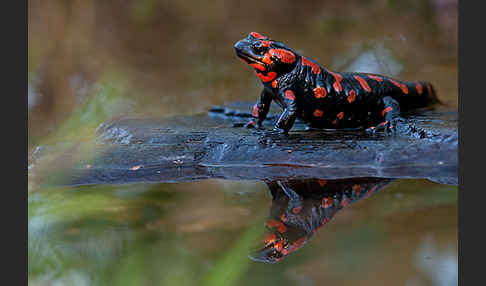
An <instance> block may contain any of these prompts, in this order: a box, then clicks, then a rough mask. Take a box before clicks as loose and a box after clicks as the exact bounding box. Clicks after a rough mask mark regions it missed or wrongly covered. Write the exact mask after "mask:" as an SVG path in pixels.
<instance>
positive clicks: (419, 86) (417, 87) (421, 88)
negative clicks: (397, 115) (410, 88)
mask: <svg viewBox="0 0 486 286" xmlns="http://www.w3.org/2000/svg"><path fill="white" fill-rule="evenodd" d="M415 88H416V89H417V93H418V94H419V95H421V94H422V92H423V87H422V85H421V84H420V83H417V84H416V85H415Z"/></svg>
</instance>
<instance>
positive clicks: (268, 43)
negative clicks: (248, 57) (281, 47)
mask: <svg viewBox="0 0 486 286" xmlns="http://www.w3.org/2000/svg"><path fill="white" fill-rule="evenodd" d="M260 43H261V45H262V46H263V47H267V48H268V47H270V45H271V44H272V43H273V42H272V41H260Z"/></svg>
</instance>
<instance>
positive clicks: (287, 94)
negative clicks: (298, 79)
mask: <svg viewBox="0 0 486 286" xmlns="http://www.w3.org/2000/svg"><path fill="white" fill-rule="evenodd" d="M285 98H287V99H289V100H295V94H294V92H293V91H291V90H290V89H287V90H286V91H285Z"/></svg>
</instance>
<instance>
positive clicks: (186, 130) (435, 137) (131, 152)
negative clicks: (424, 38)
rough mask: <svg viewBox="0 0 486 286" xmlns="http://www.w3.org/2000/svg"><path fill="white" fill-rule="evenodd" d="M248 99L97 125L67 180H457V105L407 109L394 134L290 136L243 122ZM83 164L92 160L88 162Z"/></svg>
mask: <svg viewBox="0 0 486 286" xmlns="http://www.w3.org/2000/svg"><path fill="white" fill-rule="evenodd" d="M251 105H252V103H245V102H236V103H232V104H229V105H227V106H216V107H213V108H212V109H211V110H210V112H209V114H201V115H194V116H176V117H172V118H163V119H119V120H116V121H112V122H108V123H104V124H102V125H101V126H100V127H99V128H98V130H97V140H98V142H97V144H96V148H97V149H99V154H100V155H98V156H96V157H95V158H94V159H86V160H78V161H76V164H75V165H74V166H73V167H70V168H68V169H66V170H65V172H64V176H65V178H67V181H65V182H68V183H69V184H98V183H110V184H111V183H130V182H177V181H189V180H197V179H208V178H225V179H238V180H239V179H241V180H269V179H270V180H274V179H279V178H286V179H306V178H308V179H310V178H320V179H338V178H352V177H381V178H428V179H430V180H433V181H436V182H440V183H446V184H457V183H458V179H457V166H458V165H457V162H458V159H457V142H458V136H457V112H455V111H451V110H447V109H439V110H420V111H415V112H414V113H409V114H406V115H405V116H404V117H405V118H406V120H404V121H403V122H399V123H398V124H397V125H398V126H397V129H398V132H397V133H396V134H393V135H385V134H383V133H381V134H376V135H370V134H366V133H365V132H364V131H360V130H341V131H338V130H307V129H306V126H305V125H304V124H303V123H302V122H296V124H295V126H294V128H293V129H292V130H291V132H290V133H289V134H288V135H283V134H271V133H269V132H268V130H269V129H270V128H271V127H272V125H273V122H274V121H275V120H276V118H277V116H278V114H279V112H280V110H279V109H278V108H275V107H274V108H272V109H271V113H270V114H269V117H268V119H267V121H266V122H265V125H264V126H265V128H266V129H267V131H265V130H256V129H247V128H244V127H233V126H234V125H236V126H241V125H242V124H241V123H246V122H247V121H248V120H249V117H250V114H249V111H250V110H251V108H250V107H251ZM86 166H89V168H87V167H86Z"/></svg>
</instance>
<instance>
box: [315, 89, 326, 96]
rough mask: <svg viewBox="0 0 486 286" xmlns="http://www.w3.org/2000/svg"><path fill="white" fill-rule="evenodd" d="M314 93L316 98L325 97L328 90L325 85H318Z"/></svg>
mask: <svg viewBox="0 0 486 286" xmlns="http://www.w3.org/2000/svg"><path fill="white" fill-rule="evenodd" d="M314 95H315V96H316V98H324V97H326V95H327V91H326V89H325V88H323V87H316V88H314Z"/></svg>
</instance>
